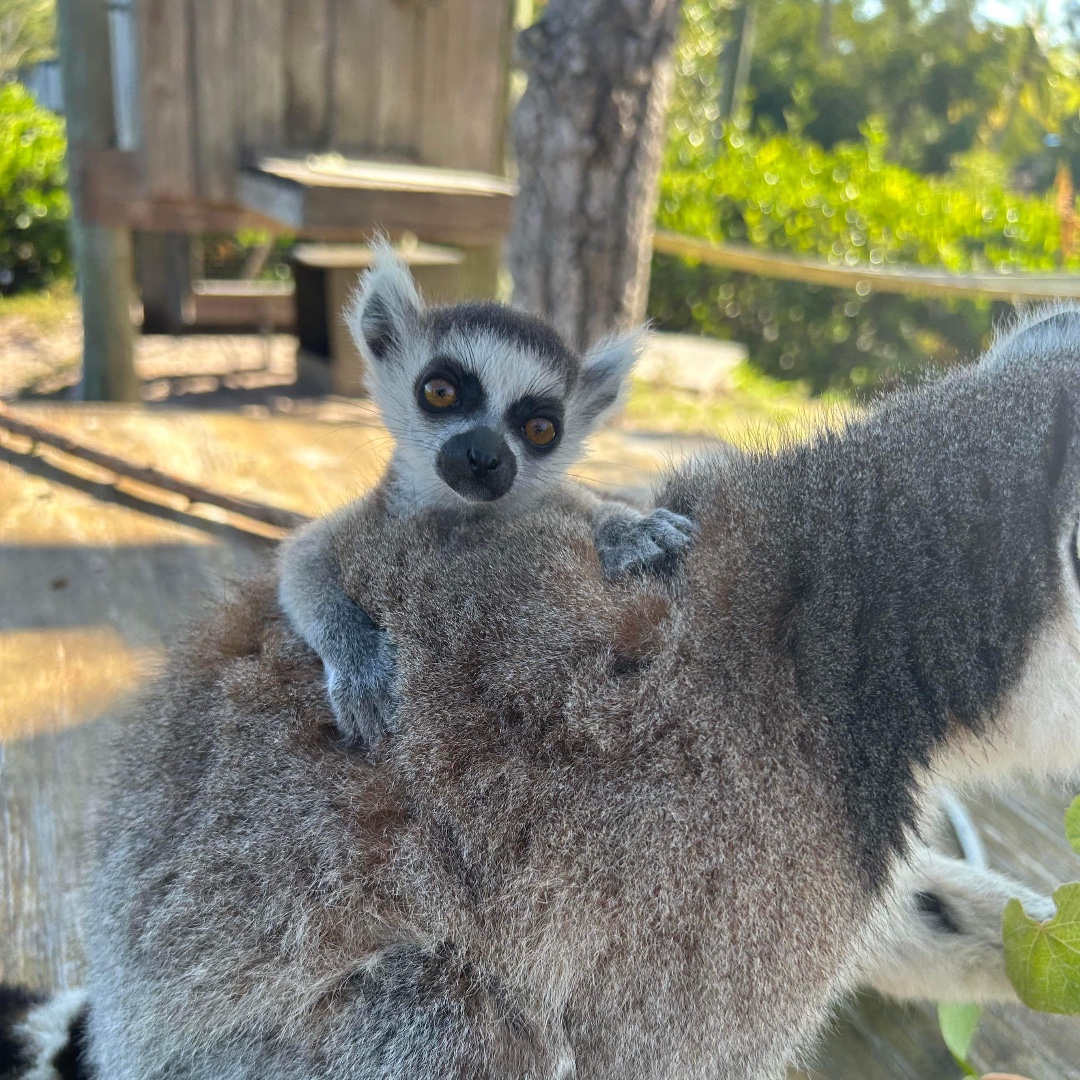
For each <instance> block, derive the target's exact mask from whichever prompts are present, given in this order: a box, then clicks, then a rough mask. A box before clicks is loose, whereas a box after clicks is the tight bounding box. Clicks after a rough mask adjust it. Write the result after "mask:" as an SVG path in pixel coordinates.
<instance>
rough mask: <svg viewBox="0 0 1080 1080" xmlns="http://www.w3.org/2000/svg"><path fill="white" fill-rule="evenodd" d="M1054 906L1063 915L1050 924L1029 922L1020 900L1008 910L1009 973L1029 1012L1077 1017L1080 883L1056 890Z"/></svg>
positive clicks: (1079, 1010)
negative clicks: (1035, 1011) (1032, 1010)
mask: <svg viewBox="0 0 1080 1080" xmlns="http://www.w3.org/2000/svg"><path fill="white" fill-rule="evenodd" d="M1074 805H1075V804H1074ZM1070 812H1071V810H1070ZM1054 904H1055V905H1056V906H1057V912H1056V913H1055V915H1054V917H1053V918H1052V919H1047V920H1046V922H1038V921H1036V920H1035V919H1030V918H1028V916H1027V915H1026V914H1024V909H1023V907H1022V906H1021V904H1020V901H1019V900H1017V899H1015V897H1014V898H1013V899H1012V900H1010V901H1009V902H1008V904H1006V905H1005V917H1004V934H1005V970H1006V972H1007V973H1008V976H1009V981H1010V982H1011V983H1012V984H1013V987H1014V989H1015V990H1016V993H1017V994H1018V995H1019V997H1020V1000H1021V1001H1022V1002H1023V1003H1024V1004H1025V1005H1027V1006H1028V1008H1031V1009H1038V1010H1039V1011H1040V1012H1051V1013H1065V1014H1066V1015H1077V1014H1080V882H1074V883H1073V884H1071V885H1061V886H1059V887H1058V888H1057V889H1055V890H1054Z"/></svg>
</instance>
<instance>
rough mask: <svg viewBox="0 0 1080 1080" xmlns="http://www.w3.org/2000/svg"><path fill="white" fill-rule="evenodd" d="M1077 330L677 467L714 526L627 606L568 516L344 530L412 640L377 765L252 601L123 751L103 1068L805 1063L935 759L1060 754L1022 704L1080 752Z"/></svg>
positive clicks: (143, 712) (240, 1070)
mask: <svg viewBox="0 0 1080 1080" xmlns="http://www.w3.org/2000/svg"><path fill="white" fill-rule="evenodd" d="M1078 342H1080V325H1078V320H1077V317H1076V316H1075V315H1069V316H1067V317H1065V318H1063V319H1061V318H1059V319H1058V320H1056V321H1055V323H1054V324H1053V325H1052V326H1050V327H1047V326H1044V325H1041V324H1040V325H1035V326H1026V327H1024V326H1022V327H1020V328H1018V329H1017V330H1016V331H1015V332H1014V333H1013V334H1012V335H1011V336H1010V337H1009V338H1007V339H1006V340H1005V341H1004V342H1002V343H1000V344H999V345H998V346H996V347H995V350H994V352H993V354H992V356H991V357H990V359H989V360H988V361H986V362H984V363H983V364H981V365H978V366H976V367H974V368H972V369H969V370H966V371H961V372H957V373H955V374H952V375H950V376H948V377H946V378H944V379H943V380H941V381H940V382H938V383H936V384H934V385H930V386H926V387H924V388H922V389H919V390H916V391H912V392H908V393H904V394H901V395H898V396H897V397H895V398H893V399H891V400H890V401H888V402H886V403H885V404H884V405H883V406H882V407H880V408H879V409H878V410H877V411H876V412H875V413H873V414H872V415H871V416H869V417H868V418H866V419H864V420H860V421H858V422H855V423H853V424H852V425H851V426H850V427H849V428H848V429H847V430H846V431H845V432H843V433H842V434H832V435H824V436H821V437H820V438H818V439H817V440H815V441H814V442H813V443H812V444H810V445H807V446H803V447H795V448H792V449H789V450H786V451H784V452H782V453H780V454H778V455H776V456H773V457H754V456H747V457H745V458H736V459H734V460H732V459H731V458H725V459H724V460H723V461H722V462H721V461H719V460H716V461H710V460H704V461H699V462H697V463H696V465H695V466H694V467H693V468H691V469H688V470H685V471H684V472H682V473H680V474H679V475H676V476H673V477H672V478H671V480H670V482H669V483H668V485H667V488H666V490H665V493H664V498H665V500H666V501H667V504H668V505H670V506H672V508H673V509H675V510H678V511H681V512H687V513H692V514H693V515H694V516H695V517H696V518H697V520H698V522H699V523H700V526H701V533H700V536H699V538H698V542H697V544H696V546H695V548H694V550H693V551H692V552H691V553H690V554H689V556H688V557H687V558H686V559H685V561H684V563H683V565H682V568H681V570H680V572H679V575H678V576H677V578H676V579H675V580H674V581H673V582H671V583H670V584H660V583H657V582H656V581H653V580H650V579H647V578H645V579H641V578H634V579H630V580H628V581H625V582H622V583H620V584H618V585H616V586H613V585H612V584H611V583H609V582H605V581H604V580H603V579H602V576H601V574H600V571H599V566H598V563H597V557H596V553H595V547H594V545H593V542H592V536H591V531H590V527H589V524H588V522H587V520H585V519H584V518H583V517H582V514H581V511H580V509H578V508H577V507H575V506H574V505H572V504H570V505H566V506H560V505H551V506H545V507H544V509H543V510H541V511H537V513H535V514H532V515H527V516H525V517H521V518H518V519H515V520H511V521H502V522H498V523H497V524H496V525H494V526H493V528H492V529H491V530H489V531H486V532H485V533H484V534H483V535H482V536H481V535H477V532H476V530H469V529H468V528H465V527H463V526H462V525H461V524H460V523H455V521H454V520H452V519H448V518H447V517H446V516H440V515H438V514H428V515H422V516H419V517H418V518H416V519H415V520H414V521H413V522H412V523H411V525H410V529H409V530H407V531H406V530H400V529H396V528H393V527H391V526H388V525H387V523H386V518H385V516H384V515H383V514H382V513H380V512H379V508H378V505H377V503H373V504H372V507H371V513H370V514H368V515H366V516H357V518H356V519H355V520H354V523H353V526H352V528H351V531H350V533H349V534H348V535H343V536H341V537H340V540H339V542H340V545H341V548H340V554H341V557H342V559H343V564H344V565H345V566H346V567H347V574H346V578H347V585H348V591H349V592H350V594H351V595H352V596H353V597H354V598H355V599H357V600H358V601H359V602H360V603H361V604H363V606H364V607H365V608H367V609H368V610H369V611H370V612H371V613H372V615H373V616H374V617H375V618H376V619H377V621H379V622H380V623H381V624H383V625H385V626H386V627H387V628H388V629H389V630H390V631H391V632H392V633H393V634H394V636H395V638H396V639H397V641H398V643H399V654H398V660H399V664H400V670H401V713H400V734H399V735H398V736H396V737H394V738H391V739H386V740H384V741H383V743H381V744H380V748H379V751H378V753H377V755H376V758H375V760H374V763H369V762H368V761H367V760H365V759H363V758H361V757H359V756H355V755H350V754H348V752H346V751H343V750H342V749H341V748H340V746H339V745H338V744H337V742H336V741H335V739H334V737H333V734H332V732H330V731H329V730H328V719H329V714H328V711H327V706H326V701H325V695H324V692H323V687H322V682H321V672H320V670H319V668H318V666H317V665H316V664H315V663H314V662H313V658H312V656H311V654H310V653H309V652H307V650H306V649H304V648H303V647H302V646H301V645H300V644H299V643H298V641H297V640H296V638H295V637H294V636H293V635H292V634H291V633H290V632H289V630H288V628H287V626H286V625H285V623H284V622H283V620H282V619H281V618H280V617H279V615H278V614H277V610H276V607H275V602H274V586H273V582H271V581H267V582H266V583H264V584H263V585H261V586H258V587H252V588H249V589H247V590H245V593H244V595H243V596H241V597H239V598H237V599H236V600H235V601H233V602H232V603H231V604H228V605H226V606H225V607H224V608H223V609H222V610H221V611H220V612H219V613H218V616H217V618H216V621H215V622H214V624H213V625H212V626H211V627H210V628H203V629H201V630H200V631H199V633H198V634H196V635H195V636H193V638H192V639H191V640H190V641H189V642H188V644H187V645H186V646H184V647H183V648H181V649H180V650H179V651H178V652H177V653H176V655H175V656H174V658H173V660H172V662H171V664H170V666H169V669H168V673H167V674H166V676H165V678H164V679H163V680H162V681H161V683H160V684H159V685H158V687H157V688H156V690H155V691H154V693H153V694H152V695H150V696H149V697H148V698H147V699H146V701H145V703H144V704H143V706H142V707H141V708H140V709H139V710H138V711H137V713H136V715H135V717H134V718H133V725H132V726H129V727H128V728H127V733H126V736H125V738H124V739H123V740H122V741H121V743H120V744H119V750H118V763H117V777H116V780H115V783H114V784H113V786H112V788H111V789H110V790H109V792H108V797H107V798H106V800H105V811H104V823H103V832H102V837H101V847H100V867H99V871H98V873H97V877H96V885H95V889H94V894H93V897H92V902H91V904H90V908H89V912H90V915H89V919H88V921H89V924H90V942H89V953H90V960H91V970H92V1000H93V1008H92V1012H91V1030H92V1049H93V1053H94V1055H95V1058H96V1060H97V1062H98V1063H99V1065H100V1066H101V1067H102V1070H103V1073H105V1074H107V1075H109V1076H110V1077H115V1078H117V1080H136V1078H138V1080H143V1078H147V1077H151V1076H160V1075H183V1076H185V1077H190V1078H192V1080H195V1078H199V1080H203V1078H206V1080H209V1078H225V1077H231V1078H237V1077H239V1078H246V1077H250V1078H254V1077H265V1076H268V1075H274V1076H279V1077H283V1078H287V1080H309V1078H310V1080H314V1078H315V1077H320V1078H331V1080H334V1078H338V1077H340V1078H342V1080H344V1078H346V1077H349V1078H354V1080H355V1078H357V1077H402V1078H405V1077H409V1078H413V1080H415V1078H423V1077H430V1078H432V1080H434V1078H436V1077H447V1076H454V1077H479V1078H484V1077H489V1078H492V1080H494V1078H501V1080H505V1078H507V1077H521V1078H526V1077H528V1078H540V1077H570V1076H573V1075H578V1076H582V1077H586V1076H588V1077H604V1078H623V1077H625V1078H630V1077H635V1078H640V1077H676V1076H678V1077H683V1076H698V1075H701V1076H706V1075H707V1076H716V1077H720V1078H726V1080H764V1078H774V1077H779V1076H782V1075H783V1069H784V1066H785V1064H786V1063H787V1062H788V1060H789V1059H790V1057H791V1055H792V1054H793V1053H794V1052H795V1050H796V1049H797V1048H798V1047H799V1046H800V1044H802V1043H803V1042H804V1041H805V1040H806V1039H807V1038H808V1037H810V1036H811V1035H812V1034H813V1033H814V1032H815V1031H816V1030H817V1028H818V1026H819V1024H820V1022H821V1020H822V1017H823V1016H824V1015H825V1013H826V1009H827V1007H828V1005H829V1003H830V1002H831V1001H832V1000H833V999H834V998H835V996H836V994H837V993H839V992H840V991H842V990H843V989H844V988H845V987H846V986H847V985H849V984H850V982H851V981H852V980H853V979H854V978H855V977H856V975H857V970H858V964H859V962H860V959H861V956H860V950H859V938H860V935H861V934H862V932H863V931H862V930H861V929H860V928H868V927H870V926H872V925H873V923H874V920H875V918H876V917H877V913H878V912H879V910H880V907H881V904H882V903H883V898H884V897H885V895H886V893H887V891H888V889H887V887H888V886H889V884H890V881H891V880H892V876H893V874H894V868H895V866H896V865H897V860H898V857H899V855H900V854H901V852H902V851H903V849H904V846H905V843H906V840H907V837H908V834H909V832H910V829H911V826H912V823H913V822H914V821H915V818H916V814H917V812H918V808H919V803H920V797H921V785H922V782H923V778H924V776H925V775H926V773H927V771H928V770H936V769H940V768H950V769H958V768H960V767H961V766H962V765H963V764H964V763H965V762H969V761H972V760H975V759H977V758H978V757H979V756H980V755H983V756H985V755H986V754H987V753H989V750H988V748H989V747H991V746H993V747H995V748H996V749H995V751H994V753H1002V754H1004V753H1005V752H1006V750H1007V749H1009V748H1011V750H1010V752H1012V753H1013V754H1014V757H1013V759H1012V760H1013V762H1014V764H1019V765H1023V764H1025V763H1033V762H1034V764H1035V766H1036V767H1041V763H1040V762H1039V761H1037V760H1036V758H1037V754H1036V753H1035V750H1034V749H1033V747H1034V745H1035V744H1034V743H1032V741H1031V739H1030V732H1031V725H1032V724H1033V723H1034V721H1033V720H1032V718H1031V713H1030V708H1029V705H1030V700H1029V698H1030V694H1033V693H1038V694H1039V695H1041V698H1040V700H1042V701H1043V703H1044V704H1046V703H1049V705H1050V708H1051V711H1052V712H1053V714H1054V716H1055V717H1056V718H1057V719H1058V721H1060V725H1062V729H1064V728H1067V729H1068V731H1069V732H1070V733H1071V742H1070V743H1069V745H1068V749H1069V755H1068V760H1065V758H1064V756H1062V757H1061V760H1059V762H1058V764H1059V765H1061V766H1062V767H1067V766H1070V765H1075V764H1076V762H1077V757H1078V756H1080V738H1077V726H1078V724H1080V707H1078V700H1080V699H1078V698H1077V697H1075V696H1073V695H1074V691H1075V671H1076V669H1077V667H1078V666H1080V642H1078V633H1077V627H1078V626H1080V616H1078V612H1080V606H1078V604H1077V597H1078V595H1080V590H1078V586H1077V569H1078V565H1080V558H1078V556H1077V553H1076V523H1077V519H1078V517H1080V477H1078V471H1080V469H1078V449H1080V437H1078V417H1080V402H1078V387H1080V379H1078V375H1080V363H1078V358H1077V352H1078V346H1077V343H1078ZM1035 344H1037V345H1038V347H1037V348H1036V347H1034V346H1035ZM1047 648H1049V649H1052V650H1057V652H1056V653H1055V655H1058V656H1064V657H1066V658H1067V659H1068V661H1069V663H1068V664H1066V665H1065V666H1062V665H1060V664H1059V665H1058V666H1057V667H1056V668H1054V669H1046V668H1045V667H1040V666H1039V665H1041V664H1043V661H1042V660H1040V659H1039V658H1040V657H1042V656H1043V655H1044V653H1045V650H1046V649H1047ZM1036 669H1037V670H1038V672H1039V673H1040V677H1039V679H1038V680H1037V682H1032V678H1033V676H1032V672H1033V671H1035V670H1036ZM1055 730H1058V729H1056V728H1055Z"/></svg>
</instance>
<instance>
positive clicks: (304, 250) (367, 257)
mask: <svg viewBox="0 0 1080 1080" xmlns="http://www.w3.org/2000/svg"><path fill="white" fill-rule="evenodd" d="M398 253H399V254H400V256H401V257H402V258H403V259H404V260H405V262H406V263H407V264H408V266H409V268H410V269H411V270H415V269H416V268H417V267H420V266H460V265H461V263H462V262H463V261H464V259H465V256H464V255H463V254H462V253H461V252H460V251H458V250H456V249H455V248H448V247H436V246H435V245H434V244H410V245H409V246H407V247H404V246H403V247H400V248H399V249H398ZM292 259H293V261H294V262H298V263H302V264H303V265H304V266H316V267H319V268H320V269H322V270H363V269H366V268H367V267H369V266H370V265H371V264H372V262H373V260H374V252H373V251H372V250H371V246H370V245H368V244H297V245H296V247H294V248H293V250H292Z"/></svg>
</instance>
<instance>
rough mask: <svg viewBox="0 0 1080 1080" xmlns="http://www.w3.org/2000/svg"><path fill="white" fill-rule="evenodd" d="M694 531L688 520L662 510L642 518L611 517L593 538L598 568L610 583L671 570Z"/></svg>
mask: <svg viewBox="0 0 1080 1080" xmlns="http://www.w3.org/2000/svg"><path fill="white" fill-rule="evenodd" d="M697 531H698V527H697V525H696V524H695V523H694V522H693V521H691V520H690V518H688V517H683V515H682V514H676V513H674V512H673V511H671V510H665V509H663V508H661V509H659V510H654V511H653V512H652V513H651V514H647V515H645V516H638V515H635V516H633V517H631V516H630V515H627V516H625V517H616V518H613V519H611V520H609V521H606V522H605V523H604V525H603V526H602V527H601V529H600V531H599V532H598V534H597V537H596V550H597V554H598V555H599V556H600V565H601V566H602V567H603V570H604V574H605V576H606V577H608V578H610V579H613V580H614V579H616V578H620V577H624V576H625V575H627V574H632V573H635V572H637V571H642V570H652V571H661V572H662V571H668V570H671V569H672V568H673V567H674V565H675V562H676V561H677V559H678V558H679V556H680V555H681V554H682V552H683V551H685V550H686V548H687V547H688V546H689V545H690V544H691V543H692V542H693V539H694V536H695V534H696V533H697Z"/></svg>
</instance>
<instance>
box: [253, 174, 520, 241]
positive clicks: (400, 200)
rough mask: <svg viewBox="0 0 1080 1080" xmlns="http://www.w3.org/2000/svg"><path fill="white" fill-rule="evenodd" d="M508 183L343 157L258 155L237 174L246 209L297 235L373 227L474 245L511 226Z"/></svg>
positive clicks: (351, 233)
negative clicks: (254, 161) (277, 156)
mask: <svg viewBox="0 0 1080 1080" xmlns="http://www.w3.org/2000/svg"><path fill="white" fill-rule="evenodd" d="M514 190H515V189H514V185H513V184H512V183H510V182H509V181H508V180H504V179H503V178H502V177H500V176H494V175H489V174H486V173H478V172H467V171H463V170H458V169H436V168H432V167H430V166H423V165H409V164H391V163H388V162H381V161H368V160H361V159H349V158H343V157H342V156H341V155H340V154H325V155H308V156H307V157H304V158H264V159H262V160H261V161H259V162H258V164H257V165H255V166H253V167H252V168H249V169H245V170H244V171H243V172H242V173H241V174H240V181H239V186H238V198H239V201H240V203H241V204H242V205H243V206H244V208H245V209H247V210H250V211H253V212H255V213H258V214H262V215H264V216H266V217H269V218H272V219H274V220H275V221H277V222H280V223H281V224H282V225H283V226H285V227H286V228H288V229H290V230H291V231H293V232H296V233H299V234H301V235H303V236H309V237H319V238H321V239H329V240H334V239H342V240H355V239H357V238H359V237H363V236H365V235H368V234H370V233H371V232H372V231H374V230H375V229H376V228H378V229H381V230H383V231H384V232H387V233H390V234H391V235H397V234H399V233H401V232H408V233H413V234H415V235H417V236H420V237H422V238H423V239H425V240H430V241H432V242H434V243H438V244H461V245H464V246H467V247H481V246H484V245H489V244H498V243H501V242H502V239H503V237H504V236H505V235H506V233H507V230H508V229H509V227H510V214H511V209H512V204H513V197H514Z"/></svg>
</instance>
